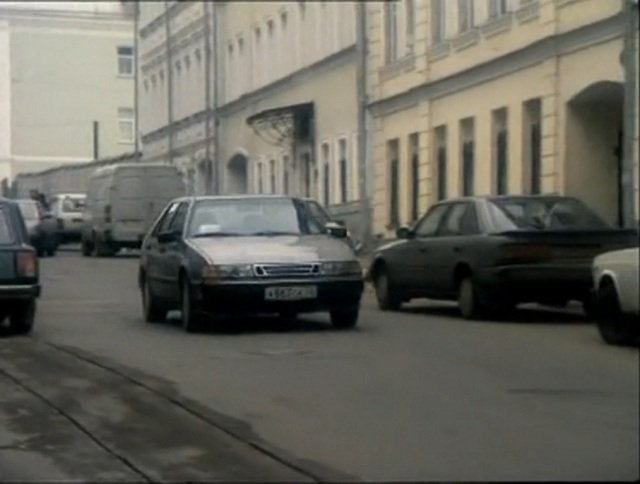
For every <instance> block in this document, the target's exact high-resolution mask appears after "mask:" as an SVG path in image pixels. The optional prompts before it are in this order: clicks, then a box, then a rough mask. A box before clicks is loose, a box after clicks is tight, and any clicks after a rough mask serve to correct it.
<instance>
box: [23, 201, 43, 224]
mask: <svg viewBox="0 0 640 484" xmlns="http://www.w3.org/2000/svg"><path fill="white" fill-rule="evenodd" d="M18 206H19V207H20V212H21V213H22V217H24V219H25V220H36V219H39V218H40V213H39V212H38V204H37V203H36V202H34V201H32V200H19V201H18Z"/></svg>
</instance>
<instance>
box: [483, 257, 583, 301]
mask: <svg viewBox="0 0 640 484" xmlns="http://www.w3.org/2000/svg"><path fill="white" fill-rule="evenodd" d="M476 275H477V277H478V282H479V283H480V285H482V286H483V287H484V288H485V290H486V291H487V292H488V293H489V294H490V295H492V296H494V297H498V298H507V299H514V300H517V301H521V302H541V301H556V300H558V301H562V300H570V299H577V300H583V299H585V298H589V297H590V296H591V288H592V284H593V282H592V275H591V266H590V265H588V264H584V265H583V264H573V265H572V264H546V265H539V264H538V265H533V264H531V265H512V266H502V267H494V268H488V269H484V270H480V271H477V273H476Z"/></svg>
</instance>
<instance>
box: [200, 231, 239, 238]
mask: <svg viewBox="0 0 640 484" xmlns="http://www.w3.org/2000/svg"><path fill="white" fill-rule="evenodd" d="M243 235H245V234H240V233H238V232H201V233H198V234H193V235H192V236H191V237H193V238H194V239H196V238H201V237H242V236H243Z"/></svg>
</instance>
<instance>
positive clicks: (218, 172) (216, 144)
mask: <svg viewBox="0 0 640 484" xmlns="http://www.w3.org/2000/svg"><path fill="white" fill-rule="evenodd" d="M212 7H213V11H212V17H213V18H212V22H213V39H212V43H211V45H212V53H213V69H214V78H213V166H214V170H213V171H214V180H213V181H214V184H213V187H214V192H213V193H214V194H216V195H220V193H221V191H222V169H221V166H220V116H219V112H218V111H219V107H220V77H219V76H218V72H219V69H218V68H219V67H220V61H219V58H218V54H219V52H220V50H219V49H218V37H219V35H218V29H219V27H220V26H219V21H218V7H217V6H216V1H215V0H214V1H213V2H212Z"/></svg>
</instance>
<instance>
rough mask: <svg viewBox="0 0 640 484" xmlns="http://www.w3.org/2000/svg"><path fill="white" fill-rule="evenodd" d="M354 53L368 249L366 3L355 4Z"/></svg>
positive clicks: (364, 236) (363, 219)
mask: <svg viewBox="0 0 640 484" xmlns="http://www.w3.org/2000/svg"><path fill="white" fill-rule="evenodd" d="M356 9H357V10H356V12H357V25H356V51H357V54H358V61H357V62H358V63H357V87H356V92H357V100H358V101H357V102H358V175H359V176H358V181H359V183H358V188H359V192H360V219H361V222H362V225H361V227H362V242H363V244H364V246H365V247H368V246H369V244H370V242H371V216H372V214H371V201H370V193H369V190H368V186H369V184H368V176H369V170H368V166H367V165H368V151H367V147H368V145H369V141H368V135H369V132H368V129H367V102H368V96H367V3H366V2H357V3H356Z"/></svg>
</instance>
